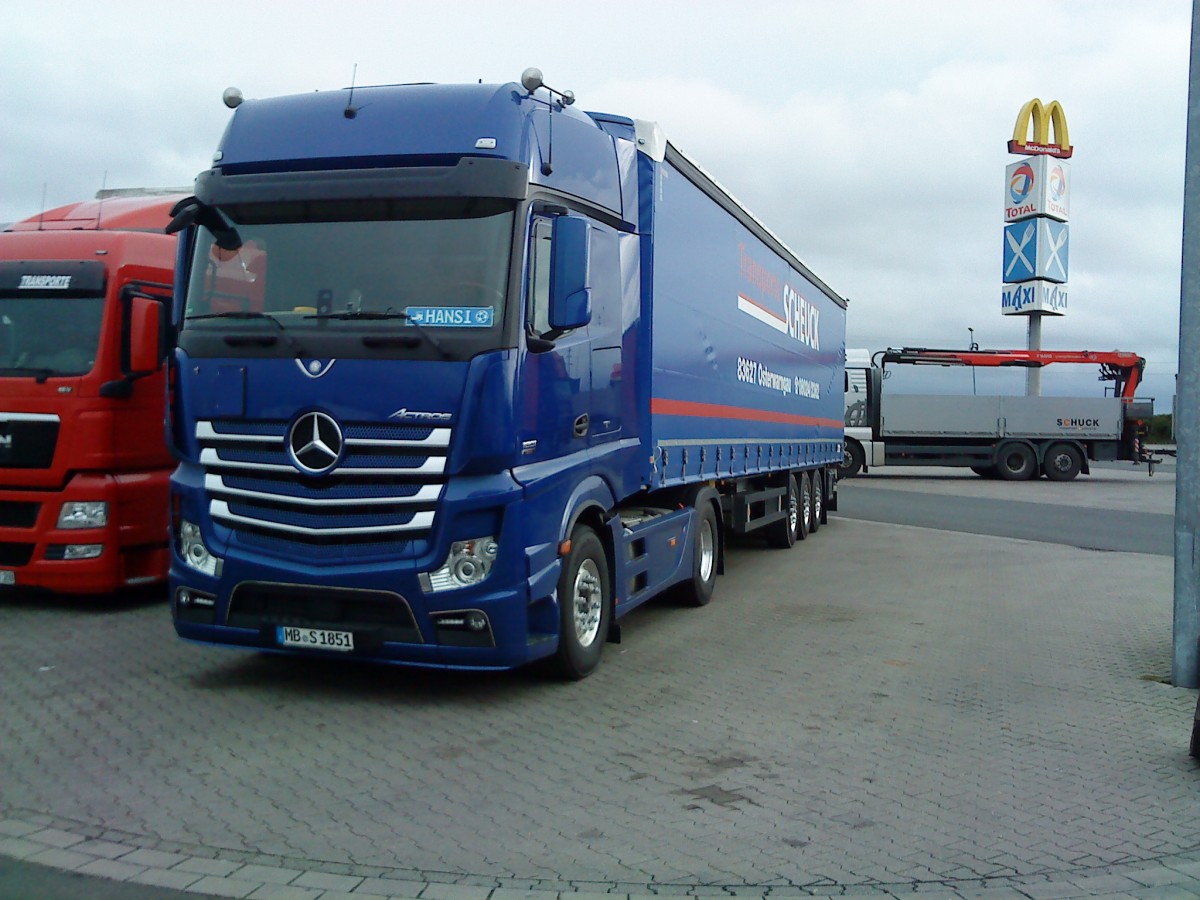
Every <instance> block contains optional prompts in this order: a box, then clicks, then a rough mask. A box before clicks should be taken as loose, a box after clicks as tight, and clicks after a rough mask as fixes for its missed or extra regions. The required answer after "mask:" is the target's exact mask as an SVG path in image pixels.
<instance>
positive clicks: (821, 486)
mask: <svg viewBox="0 0 1200 900" xmlns="http://www.w3.org/2000/svg"><path fill="white" fill-rule="evenodd" d="M824 475H825V473H824V472H822V471H821V470H820V469H817V470H816V471H815V472H813V473H812V521H811V524H810V525H809V527H808V530H809V532H810V533H811V532H813V531H816V530H817V529H818V528H820V527H821V526H822V525H824V524H825V477H824Z"/></svg>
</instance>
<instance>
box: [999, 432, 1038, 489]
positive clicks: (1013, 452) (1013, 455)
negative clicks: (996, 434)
mask: <svg viewBox="0 0 1200 900" xmlns="http://www.w3.org/2000/svg"><path fill="white" fill-rule="evenodd" d="M996 469H997V470H998V471H999V472H1000V477H1001V478H1003V479H1004V480H1005V481H1028V480H1029V479H1030V478H1032V477H1033V475H1034V473H1035V472H1036V471H1037V457H1036V456H1034V455H1033V448H1032V447H1030V446H1029V445H1028V444H1022V443H1020V442H1019V441H1012V442H1010V443H1007V444H1004V445H1003V446H1001V448H1000V451H999V452H998V453H997V454H996Z"/></svg>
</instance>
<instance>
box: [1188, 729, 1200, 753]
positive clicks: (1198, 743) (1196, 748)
mask: <svg viewBox="0 0 1200 900" xmlns="http://www.w3.org/2000/svg"><path fill="white" fill-rule="evenodd" d="M1188 753H1189V755H1191V756H1192V757H1193V758H1195V759H1200V719H1195V720H1194V721H1193V722H1192V743H1191V746H1190V747H1189V748H1188Z"/></svg>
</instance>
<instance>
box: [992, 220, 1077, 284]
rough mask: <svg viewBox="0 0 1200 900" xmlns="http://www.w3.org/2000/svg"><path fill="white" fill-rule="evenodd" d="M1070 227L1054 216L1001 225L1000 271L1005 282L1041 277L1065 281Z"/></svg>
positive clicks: (1047, 279)
mask: <svg viewBox="0 0 1200 900" xmlns="http://www.w3.org/2000/svg"><path fill="white" fill-rule="evenodd" d="M1070 228H1071V226H1070V225H1068V224H1067V223H1066V222H1057V221H1055V220H1054V219H1046V218H1040V217H1039V218H1037V219H1024V220H1022V221H1020V222H1014V223H1013V224H1012V225H1005V226H1004V271H1003V273H1002V277H1001V279H1000V280H1001V281H1003V282H1005V283H1006V284H1010V283H1014V282H1020V281H1028V280H1029V279H1031V278H1042V279H1044V280H1046V281H1054V282H1059V283H1061V282H1064V281H1066V280H1067V263H1068V260H1067V254H1068V252H1069V250H1070V247H1069V238H1070V236H1071V232H1070Z"/></svg>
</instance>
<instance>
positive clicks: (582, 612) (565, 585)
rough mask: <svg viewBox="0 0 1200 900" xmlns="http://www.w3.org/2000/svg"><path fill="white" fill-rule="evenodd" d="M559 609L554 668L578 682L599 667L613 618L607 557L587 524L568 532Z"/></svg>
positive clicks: (560, 581)
mask: <svg viewBox="0 0 1200 900" xmlns="http://www.w3.org/2000/svg"><path fill="white" fill-rule="evenodd" d="M558 609H559V629H558V652H557V655H556V656H555V662H556V664H557V665H556V668H557V670H558V673H559V674H560V675H561V676H562V677H563V678H566V679H568V680H570V681H578V680H580V679H581V678H586V677H587V676H588V675H590V674H591V673H592V672H593V671H595V669H596V666H598V665H599V664H600V653H601V651H603V649H604V641H605V640H606V639H607V637H608V625H609V622H610V620H611V617H612V584H611V582H610V579H609V572H608V556H607V555H606V554H605V552H604V544H603V543H601V541H600V538H599V536H598V535H597V534H596V532H595V531H593V530H592V529H591V528H589V527H588V526H586V525H578V526H576V527H575V530H574V531H572V532H571V551H570V552H569V553H568V554H567V558H566V560H564V562H563V570H562V575H560V576H559V580H558Z"/></svg>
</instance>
